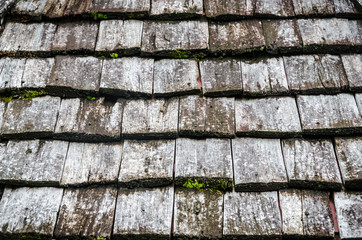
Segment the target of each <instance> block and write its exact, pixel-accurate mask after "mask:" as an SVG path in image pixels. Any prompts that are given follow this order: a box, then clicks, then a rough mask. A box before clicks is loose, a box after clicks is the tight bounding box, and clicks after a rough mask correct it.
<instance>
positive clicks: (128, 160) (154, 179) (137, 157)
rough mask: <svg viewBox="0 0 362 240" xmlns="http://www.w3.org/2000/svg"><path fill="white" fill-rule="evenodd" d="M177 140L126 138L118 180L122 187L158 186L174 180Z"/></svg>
mask: <svg viewBox="0 0 362 240" xmlns="http://www.w3.org/2000/svg"><path fill="white" fill-rule="evenodd" d="M174 158H175V140H150V141H145V140H138V141H134V140H126V141H124V150H123V155H122V164H121V170H120V172H119V177H118V182H119V184H120V185H121V186H122V187H129V188H133V187H158V186H167V185H170V184H172V182H173V167H174Z"/></svg>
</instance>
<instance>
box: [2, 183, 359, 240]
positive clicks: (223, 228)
mask: <svg viewBox="0 0 362 240" xmlns="http://www.w3.org/2000/svg"><path fill="white" fill-rule="evenodd" d="M334 201H335V206H336V217H337V219H338V226H337V222H334V221H333V218H332V214H333V212H334V206H333V204H331V201H330V196H329V193H328V192H318V191H306V190H303V191H300V190H292V189H289V190H282V191H280V192H279V193H278V192H260V193H255V192H251V193H236V192H230V193H226V194H225V195H222V194H216V193H210V192H209V191H204V192H199V191H190V190H188V191H187V190H180V189H175V190H174V188H171V187H168V188H160V189H148V190H146V189H143V190H142V189H139V190H127V189H122V188H121V189H119V190H118V191H117V189H116V188H113V187H107V188H87V189H65V190H63V189H61V188H18V189H10V188H6V189H5V191H4V195H3V197H2V199H1V201H0V214H1V216H2V217H1V218H0V229H1V231H0V235H1V236H5V237H11V236H19V235H20V236H25V237H26V235H27V234H36V235H42V236H48V238H49V239H50V236H52V235H53V236H54V237H56V238H57V239H58V238H61V239H63V238H66V239H69V238H72V237H73V238H74V237H83V238H82V239H84V238H89V239H95V238H97V237H104V238H107V239H108V238H110V237H111V235H112V239H170V237H171V235H172V236H173V239H195V238H197V239H200V238H202V239H236V238H238V239H244V238H245V239H262V238H268V239H270V238H273V239H281V238H282V236H283V238H284V237H295V238H298V239H299V238H303V237H304V238H303V239H315V238H318V239H333V237H334V232H335V231H338V230H337V229H338V228H339V233H340V237H341V239H359V238H360V237H361V236H362V228H361V224H360V217H359V216H361V214H362V207H361V206H362V195H361V193H359V192H336V193H334ZM333 215H334V214H333ZM173 216H174V217H173ZM113 223H114V224H113ZM172 226H173V227H172ZM48 238H47V239H48ZM73 238H72V239H73ZM97 239H98V238H97ZM102 239H103V238H102Z"/></svg>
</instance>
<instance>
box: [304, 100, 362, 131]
mask: <svg viewBox="0 0 362 240" xmlns="http://www.w3.org/2000/svg"><path fill="white" fill-rule="evenodd" d="M297 104H298V109H299V113H300V119H301V123H302V127H303V131H304V132H306V133H310V134H317V133H325V134H327V133H356V132H360V131H361V127H362V117H361V115H360V113H359V112H358V108H357V105H356V101H355V98H354V96H353V95H351V94H345V93H343V94H338V95H318V96H308V95H304V96H301V95H300V96H297Z"/></svg>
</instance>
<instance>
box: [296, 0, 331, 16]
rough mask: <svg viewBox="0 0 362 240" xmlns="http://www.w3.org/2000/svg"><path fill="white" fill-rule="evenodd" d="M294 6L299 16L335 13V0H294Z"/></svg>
mask: <svg viewBox="0 0 362 240" xmlns="http://www.w3.org/2000/svg"><path fill="white" fill-rule="evenodd" d="M293 6H294V12H295V15H297V16H310V15H334V2H333V0H309V1H303V0H293Z"/></svg>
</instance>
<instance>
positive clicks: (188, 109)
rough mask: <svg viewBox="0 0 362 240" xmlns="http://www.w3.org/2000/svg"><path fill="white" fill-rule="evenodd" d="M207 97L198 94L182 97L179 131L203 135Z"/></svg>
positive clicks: (190, 134)
mask: <svg viewBox="0 0 362 240" xmlns="http://www.w3.org/2000/svg"><path fill="white" fill-rule="evenodd" d="M205 118H206V99H205V98H202V97H199V96H197V95H193V96H187V97H182V98H180V110H179V133H180V135H183V136H203V135H204V132H205Z"/></svg>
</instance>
